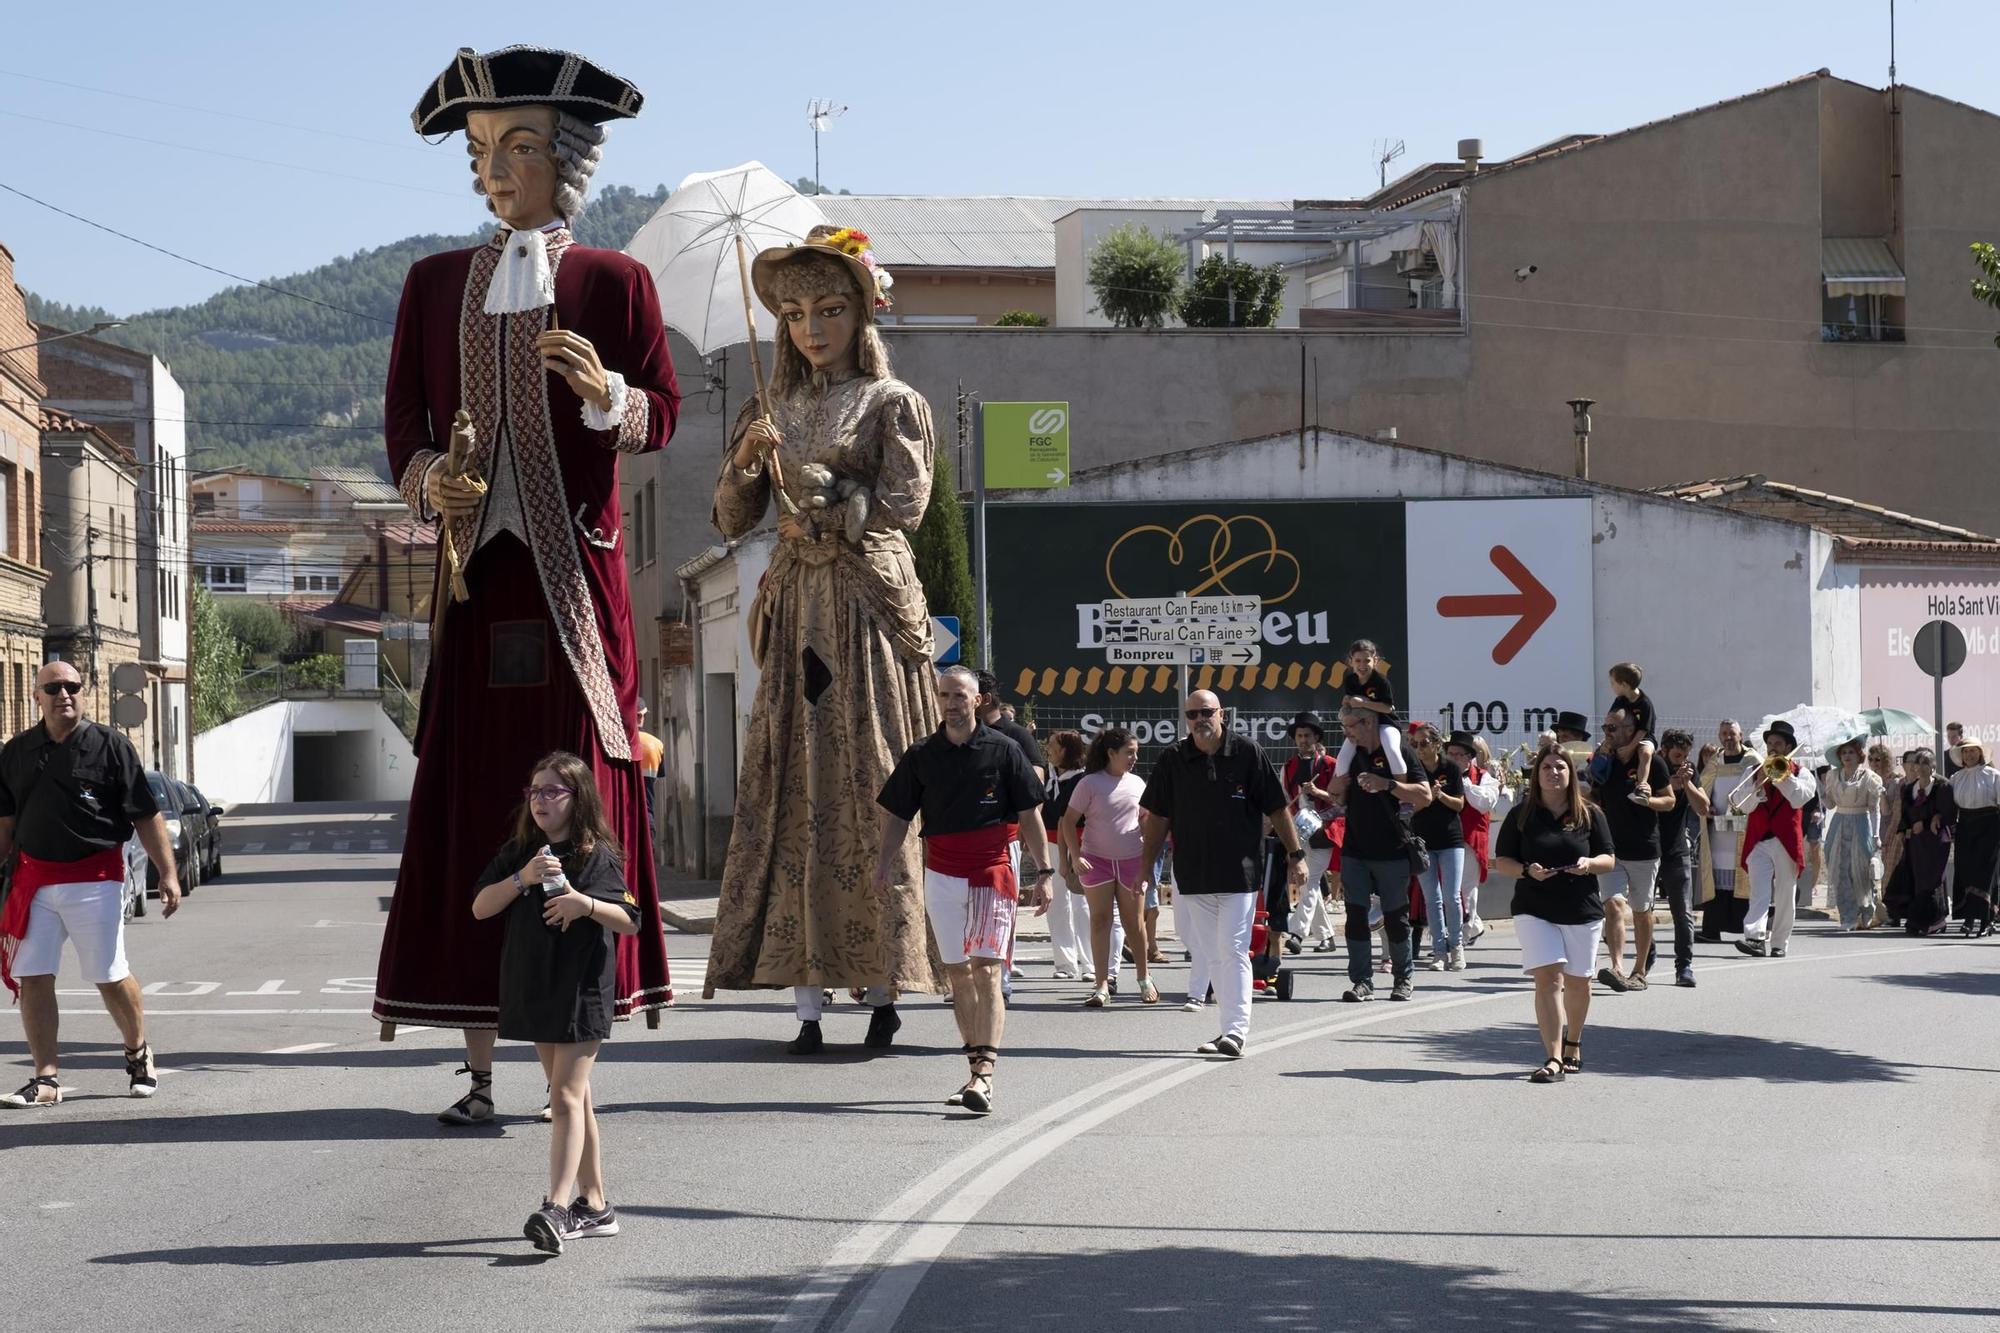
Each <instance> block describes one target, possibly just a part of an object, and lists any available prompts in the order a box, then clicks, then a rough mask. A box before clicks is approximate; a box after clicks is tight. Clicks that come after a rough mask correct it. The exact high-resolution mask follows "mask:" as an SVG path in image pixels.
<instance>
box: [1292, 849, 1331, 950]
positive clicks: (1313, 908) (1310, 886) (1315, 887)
mask: <svg viewBox="0 0 2000 1333" xmlns="http://www.w3.org/2000/svg"><path fill="white" fill-rule="evenodd" d="M1332 860H1333V848H1331V847H1307V848H1306V886H1305V887H1304V888H1303V889H1300V890H1299V901H1298V905H1297V906H1295V907H1293V908H1292V918H1291V920H1290V921H1289V922H1288V923H1287V924H1286V927H1285V928H1286V929H1287V930H1288V931H1290V932H1291V935H1292V937H1293V938H1294V939H1300V940H1304V941H1305V942H1306V943H1307V944H1325V943H1326V942H1327V941H1328V940H1330V939H1332V938H1333V936H1334V922H1333V914H1332V913H1331V912H1329V911H1327V906H1326V894H1325V892H1323V891H1322V890H1321V888H1320V878H1321V876H1323V875H1325V874H1326V867H1327V864H1328V863H1329V862H1331V861H1332Z"/></svg>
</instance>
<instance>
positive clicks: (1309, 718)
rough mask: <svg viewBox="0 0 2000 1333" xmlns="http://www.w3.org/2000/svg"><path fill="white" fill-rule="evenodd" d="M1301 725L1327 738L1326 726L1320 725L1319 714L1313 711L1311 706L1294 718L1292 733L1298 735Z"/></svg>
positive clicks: (1321, 737)
mask: <svg viewBox="0 0 2000 1333" xmlns="http://www.w3.org/2000/svg"><path fill="white" fill-rule="evenodd" d="M1300 727H1305V728H1306V729H1307V730H1309V731H1311V732H1312V734H1313V735H1315V736H1317V737H1319V738H1320V739H1321V740H1325V739H1326V728H1325V727H1323V726H1321V725H1320V723H1319V714H1317V713H1315V712H1313V711H1312V710H1311V709H1310V708H1308V709H1307V710H1306V711H1305V712H1303V713H1300V714H1299V715H1298V716H1297V717H1295V718H1293V719H1292V735H1294V736H1296V735H1298V734H1299V728H1300Z"/></svg>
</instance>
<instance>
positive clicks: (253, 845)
mask: <svg viewBox="0 0 2000 1333" xmlns="http://www.w3.org/2000/svg"><path fill="white" fill-rule="evenodd" d="M263 850H264V844H263V843H261V842H246V843H244V844H243V853H244V855H249V854H250V853H252V852H261V851H263Z"/></svg>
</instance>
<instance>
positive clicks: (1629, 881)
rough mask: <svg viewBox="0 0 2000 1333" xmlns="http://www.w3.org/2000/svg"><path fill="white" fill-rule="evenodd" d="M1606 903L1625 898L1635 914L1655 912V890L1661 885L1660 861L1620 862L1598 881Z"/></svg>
mask: <svg viewBox="0 0 2000 1333" xmlns="http://www.w3.org/2000/svg"><path fill="white" fill-rule="evenodd" d="M1597 883H1598V886H1599V890H1600V892H1602V893H1603V895H1604V901H1606V902H1610V901H1611V900H1612V899H1613V898H1623V899H1625V901H1626V902H1627V903H1628V904H1629V905H1630V906H1631V908H1632V910H1633V911H1635V912H1650V911H1652V910H1653V898H1654V890H1656V889H1657V888H1658V887H1659V883H1660V863H1659V862H1658V861H1620V862H1619V863H1618V864H1617V865H1616V866H1614V867H1612V869H1611V872H1610V873H1609V874H1607V875H1604V876H1602V877H1600V878H1599V879H1598V881H1597Z"/></svg>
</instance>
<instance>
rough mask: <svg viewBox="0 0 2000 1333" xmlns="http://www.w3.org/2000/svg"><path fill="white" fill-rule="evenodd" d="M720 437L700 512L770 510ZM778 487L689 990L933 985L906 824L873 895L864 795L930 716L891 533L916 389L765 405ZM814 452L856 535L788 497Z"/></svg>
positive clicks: (899, 524)
mask: <svg viewBox="0 0 2000 1333" xmlns="http://www.w3.org/2000/svg"><path fill="white" fill-rule="evenodd" d="M754 409H755V401H754V400H753V401H752V403H751V404H748V405H746V407H745V409H744V412H743V414H742V415H741V416H739V417H738V418H737V421H736V426H735V429H734V431H733V432H732V434H731V447H730V449H728V450H726V451H725V452H724V454H723V461H722V475H721V477H720V478H719V479H718V481H717V482H716V488H715V514H714V517H715V525H716V527H717V528H719V529H720V530H721V531H722V533H723V535H724V536H725V537H729V538H732V539H733V538H737V537H741V536H743V535H744V534H745V533H748V532H750V531H751V530H753V529H754V528H756V527H757V526H758V524H759V523H761V522H762V521H763V519H764V517H765V515H766V512H767V511H768V510H769V509H770V508H771V505H772V497H771V482H770V476H769V472H768V470H767V469H764V468H758V469H753V470H752V471H753V472H754V474H755V475H748V474H746V473H745V472H744V470H743V469H740V468H738V467H737V466H736V465H735V462H734V452H735V450H734V446H735V443H736V441H738V440H740V439H741V438H742V435H743V432H744V430H745V429H747V428H748V426H749V424H750V422H751V420H752V419H753V417H754ZM771 417H772V420H773V421H774V422H775V424H776V425H777V427H778V431H779V433H780V434H781V435H782V436H783V437H784V444H783V445H782V446H781V448H780V449H779V452H778V458H779V463H780V468H781V470H782V472H783V475H784V481H785V486H786V491H787V493H788V494H789V495H790V496H791V497H792V499H793V500H794V502H795V503H798V504H800V505H801V509H802V515H801V516H802V518H803V520H804V521H805V523H806V524H807V525H808V527H809V528H810V529H811V533H810V535H808V536H805V537H783V536H781V537H780V540H779V541H778V544H777V549H776V551H775V552H774V553H773V554H772V557H771V566H770V569H769V570H768V571H767V572H766V573H765V575H764V579H763V582H762V584H761V585H760V586H759V588H758V591H757V596H756V599H755V600H754V601H753V602H752V603H751V607H750V642H751V648H752V651H753V653H754V654H755V655H756V657H757V660H758V663H759V665H760V667H761V670H762V674H761V676H760V677H759V679H758V682H757V695H756V699H755V701H754V702H753V703H752V705H751V710H750V725H749V729H748V731H747V732H746V734H745V736H744V741H743V756H742V762H741V765H740V768H739V771H740V773H741V777H740V779H739V780H738V783H737V790H736V822H735V827H734V829H733V831H732V832H731V834H730V839H729V859H728V862H727V864H726V865H725V866H724V869H723V875H722V894H721V900H720V902H719V903H718V905H717V909H716V918H715V934H714V936H713V938H712V940H711V942H710V945H709V959H708V978H707V984H706V986H705V988H704V992H703V993H704V994H707V995H712V994H714V992H715V991H716V990H718V989H721V990H747V989H753V988H757V987H783V986H824V987H829V988H853V987H861V986H870V985H882V984H887V985H890V986H893V987H896V988H898V989H901V990H930V989H932V988H933V979H932V970H931V962H930V955H931V950H930V947H929V932H928V929H927V926H926V923H925V918H924V906H923V878H922V862H921V858H920V853H919V848H918V846H917V840H916V839H914V838H912V839H910V840H909V843H908V845H907V848H906V851H905V854H904V858H903V864H902V866H901V867H900V869H899V870H898V873H897V876H896V885H895V888H894V890H893V891H892V892H891V893H890V894H889V896H888V899H887V901H886V902H885V901H884V900H883V899H882V898H881V897H880V896H879V895H878V894H877V893H876V892H875V889H874V887H873V880H874V872H875V862H876V858H877V856H878V854H879V850H880V846H881V830H882V820H883V818H884V814H883V811H882V809H881V807H879V806H877V805H876V804H875V796H876V794H877V793H878V792H879V791H881V789H882V784H883V783H884V782H885V781H887V780H888V777H889V772H890V770H891V769H892V768H894V767H895V764H896V760H897V759H898V758H900V757H901V756H902V753H903V751H904V750H906V749H908V748H909V747H910V746H911V745H913V744H915V743H916V742H917V741H919V740H922V739H923V738H924V737H926V736H928V735H929V734H930V733H931V732H933V731H935V730H936V729H937V726H938V712H937V695H936V686H935V684H934V675H933V671H934V668H933V667H932V664H931V650H932V649H931V632H930V615H929V611H928V609H927V608H926V606H925V603H924V592H923V588H922V586H921V585H920V584H919V583H918V582H917V573H916V564H915V561H914V560H913V559H912V557H911V554H910V542H909V538H908V536H907V535H906V534H908V533H909V532H911V531H913V530H915V528H916V526H917V524H918V523H919V522H920V521H921V520H922V518H923V514H924V505H925V504H926V503H927V502H928V501H929V499H930V491H931V451H932V447H933V440H932V434H931V414H930V406H929V404H927V403H926V402H925V401H924V399H923V398H922V396H921V395H919V394H918V393H917V392H916V390H914V389H912V388H910V386H909V385H907V384H904V383H902V382H901V381H899V380H893V379H871V378H868V377H866V376H861V375H857V376H853V377H851V378H847V379H843V380H834V381H827V380H825V379H823V378H818V379H816V382H815V383H813V384H810V385H808V386H806V387H804V388H801V389H799V390H798V391H796V392H794V393H793V394H792V395H790V397H789V398H787V399H785V400H783V401H780V402H778V403H776V404H774V406H773V411H772V413H771ZM808 463H818V464H822V465H824V466H825V467H827V468H829V469H831V470H832V472H833V473H834V475H835V476H836V477H837V478H839V477H845V478H851V479H853V480H855V481H857V482H859V483H860V484H862V485H864V486H867V487H868V488H870V490H871V491H872V492H873V502H872V506H871V511H870V514H869V517H868V522H867V527H866V530H865V532H864V533H863V535H862V540H861V543H860V545H858V546H857V545H853V544H850V543H849V542H848V540H847V539H846V536H845V535H844V534H843V532H842V531H841V515H840V512H839V511H838V510H834V509H827V510H815V509H811V508H810V507H807V506H806V496H807V491H808V488H807V487H806V486H804V485H802V484H801V480H800V472H801V469H802V467H803V466H804V465H805V464H808Z"/></svg>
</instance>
